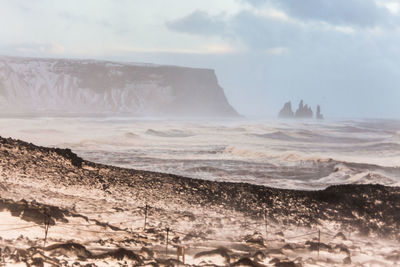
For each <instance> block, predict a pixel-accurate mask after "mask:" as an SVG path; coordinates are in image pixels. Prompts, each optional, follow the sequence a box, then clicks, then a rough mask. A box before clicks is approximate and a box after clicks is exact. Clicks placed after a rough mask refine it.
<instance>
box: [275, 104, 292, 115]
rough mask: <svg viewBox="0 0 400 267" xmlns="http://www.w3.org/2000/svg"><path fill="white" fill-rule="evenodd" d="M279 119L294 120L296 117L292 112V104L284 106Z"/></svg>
mask: <svg viewBox="0 0 400 267" xmlns="http://www.w3.org/2000/svg"><path fill="white" fill-rule="evenodd" d="M278 117H279V118H293V117H294V112H293V110H292V103H291V102H290V101H289V102H286V103H285V105H283V108H282V109H281V111H279V115H278Z"/></svg>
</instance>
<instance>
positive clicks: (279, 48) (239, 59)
mask: <svg viewBox="0 0 400 267" xmlns="http://www.w3.org/2000/svg"><path fill="white" fill-rule="evenodd" d="M0 4H1V9H0V25H2V27H0V54H1V55H13V56H29V57H51V58H90V59H104V60H115V61H128V62H132V61H133V62H149V63H157V64H169V65H180V66H189V67H199V68H211V69H215V71H216V74H217V76H218V80H219V83H220V85H221V86H222V87H223V88H224V90H225V94H226V95H227V98H228V100H229V102H230V103H231V104H232V105H233V107H234V108H235V109H236V110H238V112H239V113H241V114H243V115H247V116H270V117H273V116H276V114H277V113H278V112H279V109H280V108H281V107H282V106H283V104H284V102H287V101H292V104H293V106H294V107H296V106H297V105H298V102H299V101H300V100H301V99H303V100H304V102H305V103H307V104H309V105H311V106H312V107H313V108H314V110H315V107H316V105H317V104H320V105H321V108H322V113H323V114H324V115H325V117H331V118H395V119H400V0H302V1H300V0H218V1H216V0H169V1H165V0H113V1H112V0H84V1H83V0H80V1H78V0H68V1H65V0H0Z"/></svg>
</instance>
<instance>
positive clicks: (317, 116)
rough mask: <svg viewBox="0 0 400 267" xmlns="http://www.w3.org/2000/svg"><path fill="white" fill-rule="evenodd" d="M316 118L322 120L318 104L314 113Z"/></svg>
mask: <svg viewBox="0 0 400 267" xmlns="http://www.w3.org/2000/svg"><path fill="white" fill-rule="evenodd" d="M315 116H316V119H317V120H323V119H324V115H322V114H321V107H320V106H319V105H318V106H317V114H316V115H315Z"/></svg>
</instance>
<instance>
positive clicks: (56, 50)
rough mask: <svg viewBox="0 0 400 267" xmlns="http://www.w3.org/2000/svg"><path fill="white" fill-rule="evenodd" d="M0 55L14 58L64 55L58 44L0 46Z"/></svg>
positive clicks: (61, 47) (62, 47)
mask: <svg viewBox="0 0 400 267" xmlns="http://www.w3.org/2000/svg"><path fill="white" fill-rule="evenodd" d="M0 53H2V54H5V55H14V56H38V57H46V56H49V55H54V56H55V55H60V54H64V53H65V47H64V46H63V45H61V44H58V43H18V44H9V45H2V46H0Z"/></svg>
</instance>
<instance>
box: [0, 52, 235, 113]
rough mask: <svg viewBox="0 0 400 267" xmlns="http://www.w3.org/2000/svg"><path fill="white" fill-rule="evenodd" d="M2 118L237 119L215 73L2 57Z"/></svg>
mask: <svg viewBox="0 0 400 267" xmlns="http://www.w3.org/2000/svg"><path fill="white" fill-rule="evenodd" d="M0 112H2V113H3V114H4V113H8V114H44V115H46V114H52V115H55V114H59V115H85V114H94V115H98V114H127V115H133V116H221V117H226V116H237V115H238V113H237V112H236V111H235V110H234V109H233V108H232V106H231V105H230V104H229V103H228V101H227V99H226V96H225V94H224V91H223V89H222V88H221V87H220V86H219V85H218V81H217V77H216V75H215V72H214V71H213V70H209V69H193V68H184V67H176V66H158V65H150V64H147V65H146V64H133V63H115V62H107V61H94V60H68V59H35V58H18V57H0Z"/></svg>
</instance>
